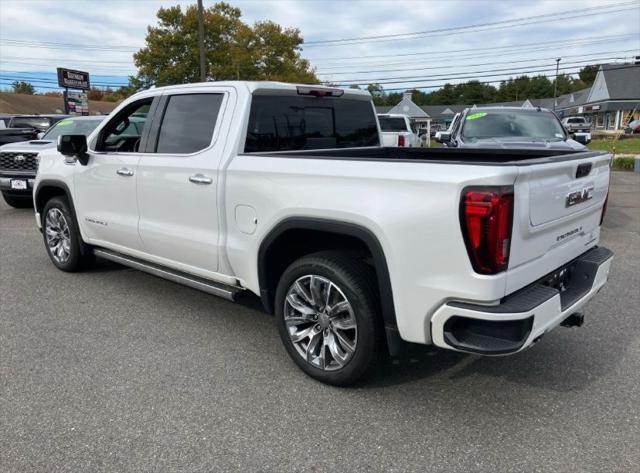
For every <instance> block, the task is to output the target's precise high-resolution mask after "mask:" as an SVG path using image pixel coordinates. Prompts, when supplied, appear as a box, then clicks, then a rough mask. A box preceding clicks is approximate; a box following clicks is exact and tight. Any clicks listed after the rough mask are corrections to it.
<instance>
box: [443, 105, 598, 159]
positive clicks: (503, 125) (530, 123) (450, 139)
mask: <svg viewBox="0 0 640 473" xmlns="http://www.w3.org/2000/svg"><path fill="white" fill-rule="evenodd" d="M438 141H440V142H441V143H443V144H444V145H445V146H447V147H451V148H496V149H500V148H501V149H550V150H558V151H561V150H566V151H583V150H585V149H586V147H585V145H586V144H587V143H588V142H589V141H590V137H587V136H584V135H580V134H576V135H575V136H574V137H573V139H572V137H571V136H570V135H569V133H567V131H566V130H565V128H564V127H563V126H562V123H560V120H558V117H557V116H556V115H555V114H554V113H553V112H551V111H549V110H546V109H543V108H532V109H528V108H520V107H482V108H468V109H466V110H465V111H464V112H463V113H462V116H461V118H460V120H458V121H457V122H456V124H455V125H454V127H453V129H452V130H451V131H448V132H446V133H440V134H439V135H438Z"/></svg>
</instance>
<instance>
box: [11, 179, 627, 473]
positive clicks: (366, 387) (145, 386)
mask: <svg viewBox="0 0 640 473" xmlns="http://www.w3.org/2000/svg"><path fill="white" fill-rule="evenodd" d="M612 185H613V187H612V193H611V197H610V202H609V212H608V215H607V218H606V220H605V227H606V228H605V229H604V231H603V238H602V244H604V245H605V246H608V247H609V248H611V249H612V250H614V251H615V252H616V260H615V262H614V265H613V270H612V272H611V277H610V281H609V284H608V285H607V286H606V287H605V289H604V290H603V291H602V292H601V293H600V294H599V295H598V296H597V297H596V299H595V300H593V301H592V302H591V303H590V304H589V306H588V307H587V309H586V313H587V320H586V323H585V325H584V326H583V327H582V328H580V329H564V328H559V329H557V330H555V331H554V332H552V333H551V334H549V335H547V336H546V337H545V338H544V339H543V340H542V341H541V342H540V343H539V344H538V345H536V346H535V347H534V348H533V349H531V350H529V351H527V352H525V353H522V354H519V355H515V356H511V357H504V358H491V359H490V358H482V357H476V356H466V355H459V354H455V353H450V352H444V351H437V350H433V349H430V348H422V347H419V348H416V349H414V350H412V353H411V356H410V357H409V358H407V359H403V360H400V361H397V360H396V361H389V362H387V363H385V364H383V365H381V366H380V368H379V370H378V373H377V374H376V376H374V378H373V379H371V380H370V381H369V382H367V383H366V384H363V385H360V386H358V387H356V388H349V389H340V388H333V387H328V386H324V385H322V384H319V383H317V382H315V381H313V380H312V379H310V378H308V377H306V376H305V375H304V374H303V373H302V372H300V371H299V370H298V369H297V368H296V367H295V366H294V364H293V363H292V362H291V361H290V360H289V359H288V357H287V355H286V353H285V351H284V349H283V348H282V347H281V344H280V341H279V339H278V335H277V332H276V328H275V325H274V323H273V319H272V318H271V317H270V316H268V315H265V314H264V313H262V312H260V311H259V310H258V309H257V304H256V301H255V300H254V299H251V298H249V299H247V300H246V301H245V302H244V303H242V304H232V303H230V302H226V301H224V300H221V299H217V298H215V297H213V296H209V295H206V294H203V293H199V292H197V291H194V290H191V289H188V288H185V287H181V286H178V285H175V284H172V283H170V282H167V281H164V280H161V279H157V278H154V277H152V276H149V275H146V274H143V273H140V272H137V271H133V270H129V269H124V268H122V267H119V266H116V265H109V264H106V263H105V264H103V265H101V266H100V267H98V268H97V269H95V270H92V271H91V272H88V273H82V274H66V273H62V272H60V271H58V270H56V269H55V268H54V267H53V265H52V264H51V263H50V262H49V260H48V258H47V256H46V254H45V251H44V249H43V246H42V242H41V236H40V234H39V233H38V231H37V230H36V228H35V223H34V219H33V215H32V212H31V211H27V210H15V209H11V208H9V207H7V206H6V205H5V204H4V202H2V203H0V472H6V473H8V472H18V471H38V472H60V471H65V472H67V471H68V472H95V471H108V472H116V471H126V472H137V471H154V472H161V471H167V472H178V471H198V472H208V471H216V472H217V471H242V472H252V471H264V472H270V471H310V472H315V471H341V472H347V471H365V470H366V471H397V472H408V471H421V472H425V471H429V472H453V471H461V472H462V471H474V472H479V471H486V472H513V471H522V472H537V471H541V472H542V471H544V472H632V471H639V469H640V466H639V465H640V447H639V446H640V311H639V309H638V307H640V281H639V279H640V258H639V256H640V175H639V174H632V173H615V174H614V176H613V179H612Z"/></svg>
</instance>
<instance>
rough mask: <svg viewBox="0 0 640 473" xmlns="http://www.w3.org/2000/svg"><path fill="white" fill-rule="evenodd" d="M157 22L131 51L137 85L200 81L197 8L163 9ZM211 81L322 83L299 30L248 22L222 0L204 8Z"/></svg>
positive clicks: (209, 78) (158, 15) (237, 10)
mask: <svg viewBox="0 0 640 473" xmlns="http://www.w3.org/2000/svg"><path fill="white" fill-rule="evenodd" d="M157 17H158V24H157V25H156V26H149V27H148V29H147V36H146V45H145V47H143V48H142V49H140V50H139V51H138V52H137V53H135V54H134V55H133V58H134V62H135V65H136V67H137V68H138V74H137V76H136V77H135V78H131V85H133V86H134V87H138V88H144V87H149V86H150V85H156V86H163V85H170V84H182V83H188V82H198V81H199V80H200V65H199V58H198V9H197V7H196V6H195V5H192V6H189V7H187V8H186V10H184V11H183V9H182V8H181V7H180V6H174V7H169V8H160V10H158V13H157ZM203 23H204V46H205V63H206V77H207V79H208V80H236V79H239V80H277V81H284V82H302V83H318V79H317V77H316V76H315V73H314V71H313V70H312V68H311V65H310V64H309V61H307V60H306V59H303V58H302V57H301V56H300V51H301V45H302V43H303V39H302V36H301V35H300V31H299V30H298V29H296V28H283V27H282V26H280V25H278V24H277V23H274V22H272V21H259V22H256V23H254V24H253V25H248V24H246V23H244V22H243V21H242V19H241V12H240V9H239V8H235V7H232V6H230V5H229V4H227V3H224V2H220V3H216V4H214V5H213V6H211V7H209V8H206V9H205V10H204V12H203Z"/></svg>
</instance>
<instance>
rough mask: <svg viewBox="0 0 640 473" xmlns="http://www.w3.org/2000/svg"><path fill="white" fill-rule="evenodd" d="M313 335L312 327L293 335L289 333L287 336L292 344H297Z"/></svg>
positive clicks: (295, 332)
mask: <svg viewBox="0 0 640 473" xmlns="http://www.w3.org/2000/svg"><path fill="white" fill-rule="evenodd" d="M313 334H314V331H313V327H308V328H305V329H303V330H300V331H294V332H293V333H290V334H289V336H290V337H291V341H292V342H293V343H299V342H301V341H303V340H305V339H306V338H309V337H312V336H313Z"/></svg>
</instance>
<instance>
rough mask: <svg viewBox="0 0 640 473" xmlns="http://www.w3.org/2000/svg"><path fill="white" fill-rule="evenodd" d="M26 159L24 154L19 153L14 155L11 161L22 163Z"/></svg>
mask: <svg viewBox="0 0 640 473" xmlns="http://www.w3.org/2000/svg"><path fill="white" fill-rule="evenodd" d="M26 160H27V158H25V157H24V156H22V155H21V154H19V155H18V156H16V157H15V158H13V162H14V163H16V164H22V163H24V162H25V161H26Z"/></svg>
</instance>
